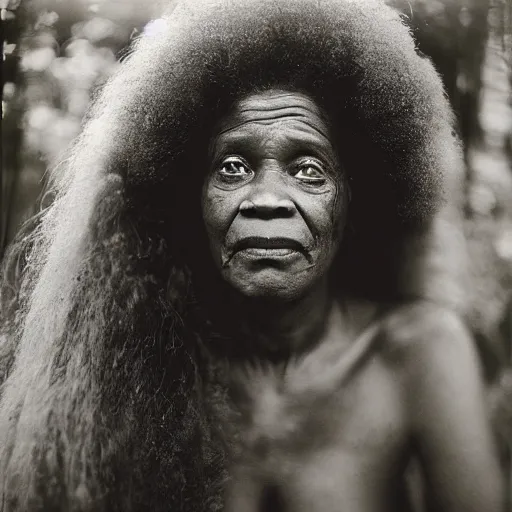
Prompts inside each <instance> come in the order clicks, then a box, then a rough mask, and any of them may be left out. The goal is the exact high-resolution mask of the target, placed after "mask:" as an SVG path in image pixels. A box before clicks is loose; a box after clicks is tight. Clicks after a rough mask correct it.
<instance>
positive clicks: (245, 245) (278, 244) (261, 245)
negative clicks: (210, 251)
mask: <svg viewBox="0 0 512 512" xmlns="http://www.w3.org/2000/svg"><path fill="white" fill-rule="evenodd" d="M247 249H263V250H268V251H273V250H289V251H298V252H305V249H304V246H303V245H302V244H301V243H300V242H297V240H293V239H292V238H284V237H276V238H267V237H261V236H250V237H246V238H242V239H241V240H238V241H237V242H236V243H235V245H234V247H233V252H234V253H235V252H239V251H244V250H247Z"/></svg>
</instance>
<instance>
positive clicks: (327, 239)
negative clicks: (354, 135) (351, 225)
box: [202, 90, 346, 300]
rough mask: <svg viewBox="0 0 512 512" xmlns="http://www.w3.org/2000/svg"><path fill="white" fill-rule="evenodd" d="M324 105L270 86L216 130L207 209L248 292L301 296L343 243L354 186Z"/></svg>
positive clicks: (217, 244)
mask: <svg viewBox="0 0 512 512" xmlns="http://www.w3.org/2000/svg"><path fill="white" fill-rule="evenodd" d="M330 139H331V138H330V127H329V126H328V123H327V122H326V120H325V117H324V116H323V114H322V112H321V111H320V109H319V108H318V107H317V105H316V104H315V103H314V102H313V101H312V100H311V99H310V98H308V97H307V96H305V95H303V94H300V93H292V92H284V91H277V90H273V91H266V92H264V93H257V94H253V95H251V96H249V97H246V98H245V99H243V100H242V101H239V102H238V103H237V104H236V105H235V106H234V108H233V110H232V111H231V113H230V114H229V115H228V116H226V117H225V118H224V119H223V121H222V122H221V123H220V125H219V126H218V128H217V132H216V133H215V134H214V136H213V138H212V144H211V161H212V167H211V169H210V172H209V175H208V178H207V179H206V181H205V185H204V190H203V204H202V207H203V218H204V221H205V225H206V229H207V233H208V237H209V241H210V247H211V251H212V255H213V258H214V260H215V263H216V265H217V267H218V268H219V269H220V272H221V274H222V276H223V278H224V279H225V281H226V282H227V283H228V284H230V285H231V286H232V287H233V288H234V289H236V290H238V291H239V292H241V293H242V295H244V296H246V297H254V298H256V297H265V298H269V297H274V298H278V299H285V300H291V299H296V298H301V297H302V296H304V294H305V293H307V292H308V291H309V290H310V289H311V288H312V286H313V285H314V284H315V283H318V282H319V280H321V278H322V277H323V276H324V275H325V274H326V272H327V271H328V269H329V266H330V264H331V262H332V260H333V258H334V255H335V254H336V251H337V249H338V246H339V243H340V240H341V234H342V228H343V223H344V222H343V219H344V211H345V207H346V197H345V187H344V184H343V175H342V173H341V165H340V162H339V158H338V155H337V153H336V150H335V148H334V147H333V145H332V143H331V140H330Z"/></svg>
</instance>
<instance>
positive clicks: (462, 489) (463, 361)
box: [402, 306, 503, 512]
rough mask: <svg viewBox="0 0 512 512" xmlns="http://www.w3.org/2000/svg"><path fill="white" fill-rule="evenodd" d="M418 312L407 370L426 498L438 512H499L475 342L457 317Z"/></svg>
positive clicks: (499, 488) (497, 475) (498, 480)
mask: <svg viewBox="0 0 512 512" xmlns="http://www.w3.org/2000/svg"><path fill="white" fill-rule="evenodd" d="M419 312H421V310H420V311H418V310H416V311H415V314H414V316H415V319H414V323H415V324H416V327H415V328H414V329H410V330H409V332H408V333H409V336H414V338H415V339H414V340H413V341H412V342H410V343H407V350H405V353H406V356H405V359H404V360H403V361H402V363H405V365H404V369H405V388H404V389H405V392H406V396H407V403H408V410H409V413H410V416H409V417H410V421H411V427H412V433H413V439H414V442H415V445H416V447H417V449H418V456H419V459H420V462H421V465H422V469H423V472H424V474H425V476H426V483H427V493H428V494H429V495H430V496H431V497H432V498H433V500H434V503H435V506H434V510H436V512H501V511H502V510H503V480H502V475H501V472H500V469H499V465H498V460H497V456H496V450H495V446H494V440H493V436H492V432H491V429H490V425H489V418H488V417H489V414H488V411H487V408H486V405H485V398H484V391H483V384H482V380H481V376H480V369H479V362H478V358H477V355H476V352H475V350H474V347H473V341H472V339H471V337H470V335H469V333H468V332H467V330H466V329H465V327H464V325H463V324H462V322H461V321H460V320H459V319H458V318H457V317H456V316H455V315H454V314H452V313H450V312H448V311H444V310H440V309H433V308H432V306H425V310H424V311H423V312H421V314H419ZM405 334H407V330H406V333H405Z"/></svg>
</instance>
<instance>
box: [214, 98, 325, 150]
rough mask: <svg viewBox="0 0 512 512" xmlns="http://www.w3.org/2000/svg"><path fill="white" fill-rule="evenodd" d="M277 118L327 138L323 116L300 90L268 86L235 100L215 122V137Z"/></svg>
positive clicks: (267, 122)
mask: <svg viewBox="0 0 512 512" xmlns="http://www.w3.org/2000/svg"><path fill="white" fill-rule="evenodd" d="M278 120H286V121H291V122H296V123H302V124H304V125H307V126H309V127H310V128H311V129H312V130H313V131H315V132H317V133H318V134H319V135H321V136H322V137H323V138H325V139H327V140H329V141H331V136H330V128H329V122H328V118H327V115H326V114H325V112H324V111H323V110H322V109H321V108H320V106H319V105H318V104H317V103H316V102H315V101H314V100H313V99H312V98H311V97H309V96H308V95H306V94H304V93H302V92H292V91H285V90H279V89H272V90H267V91H263V92H255V93H252V94H250V95H248V96H245V97H244V98H242V99H240V100H238V101H237V102H236V103H235V104H234V105H233V107H232V108H231V110H230V111H229V112H228V114H227V115H226V116H224V117H223V118H222V119H221V120H220V121H219V123H218V125H217V127H216V130H215V136H219V135H221V134H223V133H226V132H229V131H231V130H233V129H235V128H239V127H243V126H244V125H247V124H249V123H258V124H262V125H265V124H272V123H275V121H278Z"/></svg>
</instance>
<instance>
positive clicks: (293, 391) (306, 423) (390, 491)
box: [203, 90, 502, 512]
mask: <svg viewBox="0 0 512 512" xmlns="http://www.w3.org/2000/svg"><path fill="white" fill-rule="evenodd" d="M331 140H332V138H331V135H330V129H329V125H328V123H327V122H326V121H325V116H324V115H323V114H322V112H321V110H320V109H319V108H318V107H317V106H316V104H315V103H314V102H313V101H312V100H311V99H310V98H308V97H307V96H305V95H303V94H298V93H292V92H286V91H277V90H274V91H267V92H265V93H258V94H254V95H252V96H249V97H247V98H245V99H244V100H242V101H240V102H238V104H237V105H236V106H235V108H234V109H233V111H232V112H231V113H230V114H229V115H228V116H226V118H225V119H223V121H222V122H221V123H220V125H219V127H218V129H217V132H216V134H215V135H214V137H213V139H212V145H211V152H212V168H211V172H210V174H209V176H208V178H207V180H206V182H205V186H204V191H203V218H204V221H205V225H206V229H207V233H208V236H209V240H210V247H211V251H212V256H213V258H214V261H215V263H216V264H217V267H218V268H219V271H220V273H221V275H222V277H223V279H224V280H225V282H226V283H227V284H228V286H229V287H230V288H231V289H232V293H233V295H234V296H235V297H236V298H237V300H236V301H234V302H233V303H234V304H239V309H238V310H237V311H232V312H230V313H231V314H232V318H233V321H238V323H239V326H238V330H239V332H241V333H243V336H244V339H245V341H246V343H249V346H250V344H251V343H253V344H254V345H255V346H256V344H258V345H264V346H267V347H269V349H270V350H272V349H276V348H279V349H280V350H283V349H284V353H286V354H287V355H286V357H285V358H283V359H281V360H280V359H272V358H271V357H269V358H266V359H265V358H261V357H260V358H259V359H256V360H255V359H250V361H249V360H247V361H236V362H235V361H231V362H230V363H227V366H226V369H227V371H226V374H227V378H226V383H227V386H228V390H229V396H230V408H231V414H229V415H228V417H225V416H223V415H219V421H221V422H224V432H225V433H226V436H227V438H226V442H227V443H228V446H229V447H230V464H231V465H230V475H231V479H230V482H229V484H228V485H227V489H226V510H227V511H228V512H235V511H240V512H257V511H263V510H269V511H271V510H282V511H297V512H302V511H304V512H306V511H311V510H316V511H318V512H335V511H339V510H344V511H351V512H385V511H395V510H400V509H401V507H402V505H403V503H404V502H403V495H404V487H403V473H404V470H405V467H406V465H407V463H408V462H409V461H410V460H411V458H412V457H416V458H418V460H419V461H420V465H421V467H422V471H423V473H424V474H425V480H426V483H427V486H428V489H429V492H430V494H431V495H432V496H433V497H434V498H435V502H436V508H435V510H437V511H441V512H442V511H446V512H459V511H460V512H468V511H469V512H482V511H486V512H498V511H500V510H501V499H502V496H501V493H502V490H501V476H500V473H499V469H498V464H497V460H496V457H495V453H494V446H493V442H492V435H491V432H490V429H489V425H488V422H487V412H486V410H485V407H484V398H483V389H482V383H481V379H480V374H479V367H478V361H477V357H476V355H475V352H474V350H473V346H472V341H471V339H470V337H469V336H468V334H467V332H466V330H465V329H464V327H463V325H462V324H461V323H460V322H459V321H458V319H457V317H456V316H455V315H453V314H451V313H449V312H446V311H443V310H441V309H440V308H437V307H436V306H434V305H428V304H426V303H415V304H408V305H402V306H400V307H398V306H397V307H395V308H387V309H386V310H385V311H384V310H383V308H381V307H379V306H378V305H375V304H371V303H363V302H361V301H356V300H354V299H353V298H350V297H343V298H340V297H335V296H334V295H333V294H332V293H331V292H330V289H329V287H328V278H327V275H328V270H329V268H330V265H331V263H332V261H333V258H334V255H335V253H336V251H337V250H338V249H339V246H340V242H341V240H342V232H343V227H344V224H345V216H346V215H345V213H346V207H347V202H348V190H347V187H346V186H345V182H344V178H343V173H342V169H341V165H340V162H339V157H338V155H337V152H336V150H335V148H334V147H333V145H332V143H331Z"/></svg>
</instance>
